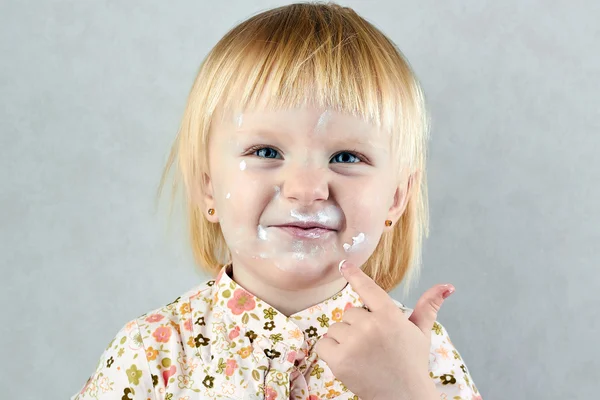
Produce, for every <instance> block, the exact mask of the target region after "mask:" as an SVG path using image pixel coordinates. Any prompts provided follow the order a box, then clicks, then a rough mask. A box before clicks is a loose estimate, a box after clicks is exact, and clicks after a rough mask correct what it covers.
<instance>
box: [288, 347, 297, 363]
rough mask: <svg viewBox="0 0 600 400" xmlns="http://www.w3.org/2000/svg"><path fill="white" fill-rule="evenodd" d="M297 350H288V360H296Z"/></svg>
mask: <svg viewBox="0 0 600 400" xmlns="http://www.w3.org/2000/svg"><path fill="white" fill-rule="evenodd" d="M296 354H297V353H296V352H295V351H293V350H292V351H290V352H288V356H287V360H288V361H289V362H291V363H293V362H294V361H296Z"/></svg>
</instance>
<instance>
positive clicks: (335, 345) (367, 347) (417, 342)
mask: <svg viewBox="0 0 600 400" xmlns="http://www.w3.org/2000/svg"><path fill="white" fill-rule="evenodd" d="M342 263H343V264H344V265H343V267H342V269H341V272H342V275H343V276H344V278H346V280H347V281H348V282H349V283H350V285H352V288H353V289H354V290H355V291H356V292H357V293H358V294H359V295H360V297H361V299H362V301H363V303H365V305H366V306H367V307H368V308H369V310H370V311H369V310H366V309H364V308H359V307H353V308H349V309H348V310H346V311H345V312H344V314H343V317H342V321H341V322H336V323H334V324H332V325H331V326H330V327H329V329H328V331H327V333H326V334H325V335H324V336H323V337H322V338H321V339H320V340H319V341H318V342H317V343H316V344H315V351H316V352H317V354H318V355H319V357H320V358H321V359H323V360H324V361H325V362H326V363H327V365H328V366H329V368H330V369H331V371H332V372H333V374H334V375H335V376H336V378H338V379H339V380H340V381H342V382H343V383H344V385H345V386H346V387H347V388H348V389H349V390H350V391H352V392H353V393H354V394H356V395H357V396H359V397H360V398H361V399H365V400H372V399H377V400H405V399H406V400H408V399H411V400H412V399H419V400H422V399H433V398H439V397H438V395H437V394H436V389H435V384H434V382H433V381H432V380H431V378H430V377H429V375H428V370H429V348H430V345H431V330H432V328H433V324H434V322H435V320H436V318H437V313H438V311H439V310H440V307H441V305H442V303H443V301H444V299H445V298H447V297H448V296H449V295H450V294H452V292H453V291H454V287H452V285H436V286H434V287H432V288H431V289H429V290H428V291H426V292H425V293H424V294H423V296H421V298H420V299H419V300H418V301H417V304H416V306H415V308H414V310H413V313H412V315H411V316H410V318H406V315H405V314H404V313H403V312H402V310H401V309H400V308H399V307H398V306H397V305H396V304H395V303H394V301H393V300H392V298H391V297H390V296H389V295H388V294H387V293H386V292H385V290H383V289H382V288H380V287H379V286H378V285H377V284H376V283H375V282H374V281H373V280H372V279H371V278H369V276H368V275H366V274H365V273H364V272H363V271H362V270H361V269H360V268H357V267H356V266H355V265H351V264H350V263H345V262H344V261H342ZM342 263H340V265H341V264H342Z"/></svg>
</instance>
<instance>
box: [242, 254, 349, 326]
mask: <svg viewBox="0 0 600 400" xmlns="http://www.w3.org/2000/svg"><path fill="white" fill-rule="evenodd" d="M231 271H232V272H231V276H230V278H231V279H232V280H234V281H235V282H236V283H237V284H238V285H239V286H241V287H243V288H244V289H245V290H247V291H248V292H250V293H251V294H253V295H254V296H256V297H258V298H259V299H261V300H262V301H264V302H266V303H267V304H269V305H271V306H272V307H273V308H275V309H276V310H277V311H279V312H280V313H282V314H283V315H285V316H286V317H289V316H290V315H293V314H296V313H298V312H299V311H302V310H305V309H307V308H309V307H311V306H314V305H315V304H318V303H321V302H323V301H325V300H327V299H328V298H330V297H332V296H333V295H335V294H336V293H338V292H339V291H341V290H342V289H343V288H344V287H346V285H347V284H348V282H347V281H346V280H345V279H344V278H343V277H342V276H339V273H338V271H337V269H335V274H337V275H338V276H337V277H336V276H335V275H334V276H333V280H331V278H329V279H328V280H324V281H323V282H317V283H315V284H313V285H310V286H307V287H305V288H285V287H281V286H279V285H277V281H275V282H268V281H266V280H265V279H263V277H260V276H257V274H255V273H254V272H253V271H252V268H246V267H245V266H243V265H242V264H241V263H239V262H234V263H233V268H232V269H231ZM324 279H325V278H324Z"/></svg>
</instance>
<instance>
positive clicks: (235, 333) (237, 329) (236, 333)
mask: <svg viewBox="0 0 600 400" xmlns="http://www.w3.org/2000/svg"><path fill="white" fill-rule="evenodd" d="M238 336H240V327H239V326H236V327H235V328H233V329H232V330H231V331H230V332H229V340H233V339H235V338H236V337H238Z"/></svg>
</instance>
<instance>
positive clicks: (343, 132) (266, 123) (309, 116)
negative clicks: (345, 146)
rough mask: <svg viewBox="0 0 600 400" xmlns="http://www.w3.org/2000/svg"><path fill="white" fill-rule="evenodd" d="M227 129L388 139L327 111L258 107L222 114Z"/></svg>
mask: <svg viewBox="0 0 600 400" xmlns="http://www.w3.org/2000/svg"><path fill="white" fill-rule="evenodd" d="M221 123H222V124H223V126H222V127H223V128H225V129H224V130H226V131H227V133H231V134H245V133H248V134H252V133H256V132H259V131H263V132H264V131H273V132H278V133H280V134H290V135H308V136H315V139H316V136H323V137H324V138H327V137H332V136H336V137H357V138H359V137H362V138H368V139H369V140H377V139H378V138H380V139H385V138H388V135H384V134H383V132H382V131H381V129H379V128H378V127H377V126H376V125H374V124H372V123H370V122H368V121H365V120H364V119H362V118H360V117H357V116H354V115H351V114H347V113H342V112H339V111H336V110H332V109H328V108H322V107H321V108H318V107H312V106H307V107H298V108H288V109H266V108H255V109H250V110H244V111H241V112H236V111H232V110H229V111H227V112H226V113H224V114H223V115H222V120H221Z"/></svg>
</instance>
